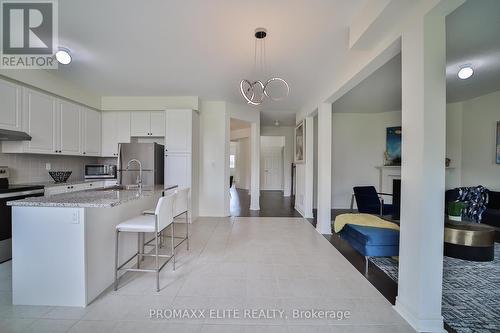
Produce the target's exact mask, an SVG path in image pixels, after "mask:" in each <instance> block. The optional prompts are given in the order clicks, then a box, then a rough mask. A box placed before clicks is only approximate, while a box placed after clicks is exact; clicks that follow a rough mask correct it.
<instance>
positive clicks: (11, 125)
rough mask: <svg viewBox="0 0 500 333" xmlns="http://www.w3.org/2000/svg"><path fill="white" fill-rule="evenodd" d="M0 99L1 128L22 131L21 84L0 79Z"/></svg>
mask: <svg viewBox="0 0 500 333" xmlns="http://www.w3.org/2000/svg"><path fill="white" fill-rule="evenodd" d="M0 101H1V103H0V128H1V129H6V130H11V131H21V130H22V122H21V119H22V118H21V112H22V108H21V102H22V88H21V86H18V85H17V84H14V83H11V82H9V81H4V80H0Z"/></svg>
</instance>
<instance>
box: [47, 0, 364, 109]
mask: <svg viewBox="0 0 500 333" xmlns="http://www.w3.org/2000/svg"><path fill="white" fill-rule="evenodd" d="M363 1H364V0H348V1H346V0H308V1H305V0H273V1H269V0H254V1H243V0H210V1H206V0H169V1H164V0H148V1H137V0H106V1H103V0H85V1H81V0H64V1H59V18H60V19H59V35H60V44H61V45H62V46H66V47H68V48H69V49H70V50H71V51H72V53H73V58H74V62H73V63H72V64H71V65H70V66H66V67H63V68H62V69H60V70H59V71H58V73H57V74H58V75H61V76H63V77H64V78H65V79H67V80H69V81H73V82H75V83H76V84H78V85H80V86H82V87H83V88H86V89H88V90H90V91H92V92H95V93H97V94H98V95H195V96H200V97H201V98H203V99H212V100H226V101H229V102H233V103H241V102H242V98H241V97H240V95H239V82H240V80H241V79H243V78H249V79H266V78H267V76H271V75H279V76H282V77H283V78H284V79H286V80H287V81H288V82H289V84H290V89H291V93H290V97H289V98H288V99H286V100H284V101H280V102H267V104H266V107H267V108H271V109H272V110H298V109H300V107H301V106H302V105H301V103H302V102H303V101H305V100H308V99H310V98H312V97H313V93H314V92H315V91H317V90H318V89H320V88H321V87H322V85H323V84H324V83H325V82H328V81H329V78H331V76H332V75H335V72H336V69H337V68H338V66H341V64H342V63H343V60H344V59H345V57H346V53H347V50H348V30H347V26H348V23H349V21H350V19H351V17H352V16H353V14H354V13H355V12H356V10H358V9H359V8H360V5H362V3H363ZM257 27H266V28H267V29H268V37H267V38H266V41H267V43H266V49H267V68H268V69H269V71H268V72H269V73H267V75H263V76H257V75H255V73H253V69H254V37H253V33H254V29H255V28H257ZM61 67H62V66H61Z"/></svg>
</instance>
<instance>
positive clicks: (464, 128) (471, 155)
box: [448, 91, 500, 190]
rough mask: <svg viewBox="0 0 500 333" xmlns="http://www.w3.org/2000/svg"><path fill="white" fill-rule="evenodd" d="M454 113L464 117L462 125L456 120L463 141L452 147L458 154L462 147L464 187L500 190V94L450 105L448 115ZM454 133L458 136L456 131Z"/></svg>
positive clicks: (462, 179)
mask: <svg viewBox="0 0 500 333" xmlns="http://www.w3.org/2000/svg"><path fill="white" fill-rule="evenodd" d="M450 106H452V109H451V110H450ZM451 111H453V112H454V113H457V114H460V113H462V121H460V120H457V121H456V122H455V124H454V125H455V126H457V127H458V126H461V134H462V135H461V140H459V141H458V142H457V143H456V144H455V145H453V149H454V150H455V151H457V150H459V149H460V144H461V160H462V163H461V185H462V186H473V185H483V186H485V187H487V188H489V189H492V190H500V164H496V163H495V147H496V123H497V121H500V91H497V92H494V93H491V94H487V95H483V96H480V97H477V98H473V99H470V100H467V101H464V102H462V103H455V105H451V104H450V105H449V106H448V115H450V114H451ZM455 117H456V116H455ZM450 129H452V128H451V127H450V128H449V130H450ZM452 130H453V131H455V132H457V130H456V128H455V129H452ZM456 137H457V138H458V135H456Z"/></svg>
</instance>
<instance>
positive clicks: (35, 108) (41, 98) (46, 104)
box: [23, 89, 59, 154]
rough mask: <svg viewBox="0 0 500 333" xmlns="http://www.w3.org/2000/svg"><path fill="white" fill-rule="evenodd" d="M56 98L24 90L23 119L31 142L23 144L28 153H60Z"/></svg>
mask: <svg viewBox="0 0 500 333" xmlns="http://www.w3.org/2000/svg"><path fill="white" fill-rule="evenodd" d="M56 101H57V100H56V98H55V97H52V96H50V95H46V94H43V93H41V92H38V91H34V90H31V89H24V93H23V118H24V119H25V121H26V125H27V127H26V131H27V132H28V134H29V135H31V141H27V142H23V144H25V148H26V152H30V153H38V154H54V153H59V147H58V145H57V141H58V140H57V132H58V130H57V128H56V126H57V123H58V121H57V112H56V111H57V110H56Z"/></svg>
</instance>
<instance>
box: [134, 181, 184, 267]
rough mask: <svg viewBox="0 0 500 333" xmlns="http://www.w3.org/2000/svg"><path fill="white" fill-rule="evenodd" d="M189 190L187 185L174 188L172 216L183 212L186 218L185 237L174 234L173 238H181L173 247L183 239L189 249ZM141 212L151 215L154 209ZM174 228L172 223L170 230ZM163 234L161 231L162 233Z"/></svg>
mask: <svg viewBox="0 0 500 333" xmlns="http://www.w3.org/2000/svg"><path fill="white" fill-rule="evenodd" d="M189 191H190V188H189V187H183V188H179V189H176V190H175V199H174V207H173V216H174V220H175V218H177V217H179V216H181V215H183V214H185V219H186V221H185V222H186V237H176V236H174V237H173V238H176V239H181V241H180V243H179V244H177V245H175V246H174V248H176V247H177V246H179V245H181V244H182V243H183V242H184V241H186V247H187V250H188V251H189V223H190V221H189V219H190V218H191V209H190V207H191V205H190V203H189ZM143 214H145V215H153V214H154V210H153V209H149V210H145V211H144V212H143ZM174 230H175V227H174V225H172V231H174ZM162 234H163V233H162ZM162 239H163V238H160V247H161V245H162V243H163V242H162V241H161V240H162ZM174 268H175V258H174Z"/></svg>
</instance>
